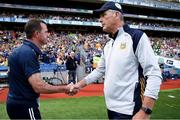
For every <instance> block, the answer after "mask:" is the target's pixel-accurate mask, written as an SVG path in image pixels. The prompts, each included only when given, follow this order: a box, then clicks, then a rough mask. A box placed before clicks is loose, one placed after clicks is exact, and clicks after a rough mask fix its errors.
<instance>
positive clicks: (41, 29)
mask: <svg viewBox="0 0 180 120" xmlns="http://www.w3.org/2000/svg"><path fill="white" fill-rule="evenodd" d="M25 33H26V37H27V40H24V42H23V45H22V46H20V47H19V48H17V49H15V50H14V51H13V52H12V54H11V55H10V56H9V59H8V65H9V74H8V79H9V93H8V97H7V106H6V107H7V113H8V115H9V118H10V119H41V115H40V111H39V105H38V98H39V95H40V93H47V94H50V93H59V92H60V93H62V92H65V93H69V92H70V91H71V90H72V89H73V84H69V85H67V86H66V85H64V86H52V85H49V84H47V83H46V82H44V81H43V80H41V74H40V64H39V61H38V59H39V55H40V54H41V50H40V48H41V46H42V45H44V44H46V43H47V39H48V29H47V25H46V23H45V22H44V21H42V20H36V19H33V20H30V21H28V22H27V24H26V25H25ZM77 91H78V90H77V89H76V90H75V91H74V92H77Z"/></svg>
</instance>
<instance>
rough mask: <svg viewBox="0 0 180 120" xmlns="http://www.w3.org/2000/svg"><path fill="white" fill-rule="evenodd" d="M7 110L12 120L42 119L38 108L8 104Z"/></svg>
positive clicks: (13, 103) (14, 103)
mask: <svg viewBox="0 0 180 120" xmlns="http://www.w3.org/2000/svg"><path fill="white" fill-rule="evenodd" d="M6 110H7V113H8V116H9V118H10V119H31V120H36V119H41V114H40V111H39V108H38V106H33V105H28V104H24V103H22V104H20V103H16V102H7V104H6Z"/></svg>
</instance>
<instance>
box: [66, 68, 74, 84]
mask: <svg viewBox="0 0 180 120" xmlns="http://www.w3.org/2000/svg"><path fill="white" fill-rule="evenodd" d="M68 75H69V80H68V83H71V82H72V83H74V84H75V83H76V70H69V71H68Z"/></svg>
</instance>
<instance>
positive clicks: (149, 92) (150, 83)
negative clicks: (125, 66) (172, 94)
mask: <svg viewBox="0 0 180 120" xmlns="http://www.w3.org/2000/svg"><path fill="white" fill-rule="evenodd" d="M135 54H136V56H137V58H138V61H139V63H140V64H141V66H142V68H143V75H144V76H146V77H147V84H146V88H145V92H144V96H148V97H151V98H153V99H157V98H158V93H159V90H160V85H161V81H162V76H161V70H160V68H159V65H158V61H157V58H156V56H155V54H154V51H153V49H152V47H151V44H150V41H149V39H148V37H147V35H146V34H145V33H144V34H143V35H142V37H141V39H140V41H139V43H138V46H137V49H136V53H135Z"/></svg>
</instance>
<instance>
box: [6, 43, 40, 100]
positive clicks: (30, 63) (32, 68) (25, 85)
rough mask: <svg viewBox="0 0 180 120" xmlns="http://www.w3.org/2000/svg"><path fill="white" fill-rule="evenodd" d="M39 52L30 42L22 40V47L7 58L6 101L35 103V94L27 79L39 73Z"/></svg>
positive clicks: (36, 95)
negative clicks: (7, 90)
mask: <svg viewBox="0 0 180 120" xmlns="http://www.w3.org/2000/svg"><path fill="white" fill-rule="evenodd" d="M40 54H41V50H40V49H39V48H38V47H37V46H36V45H35V44H34V43H32V42H31V41H28V40H24V42H23V45H22V46H20V47H18V48H16V49H15V50H14V51H13V52H12V54H11V55H10V56H9V58H8V66H9V73H8V81H9V94H8V100H14V101H21V102H27V103H37V98H38V97H39V94H37V93H36V92H35V91H34V90H33V88H32V86H31V85H30V83H29V82H28V78H29V77H30V76H31V75H32V74H34V73H39V72H40V64H39V61H38V58H39V55H40Z"/></svg>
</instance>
